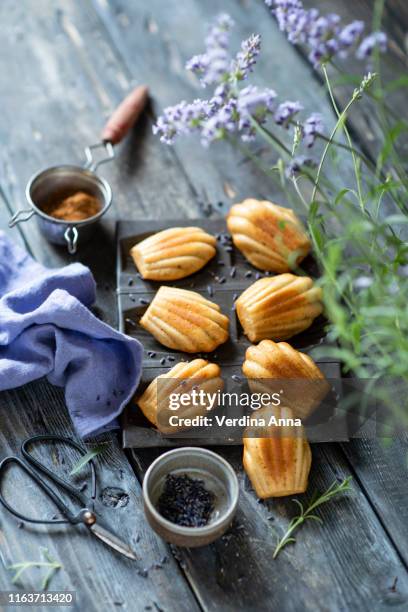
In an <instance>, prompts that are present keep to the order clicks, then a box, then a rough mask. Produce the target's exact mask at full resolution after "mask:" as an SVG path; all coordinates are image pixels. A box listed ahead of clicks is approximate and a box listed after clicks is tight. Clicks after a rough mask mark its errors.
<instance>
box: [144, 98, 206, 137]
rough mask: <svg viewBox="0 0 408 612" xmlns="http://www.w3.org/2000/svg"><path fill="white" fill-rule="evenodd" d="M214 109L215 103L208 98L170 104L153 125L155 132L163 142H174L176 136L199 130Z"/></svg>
mask: <svg viewBox="0 0 408 612" xmlns="http://www.w3.org/2000/svg"><path fill="white" fill-rule="evenodd" d="M214 111H215V109H214V105H213V104H212V103H211V101H208V100H194V102H192V103H191V104H187V102H184V101H183V102H180V103H179V104H176V105H175V106H169V107H167V108H165V109H164V112H163V115H162V116H161V117H159V118H158V120H157V122H156V124H155V125H154V126H153V134H158V135H159V136H160V140H161V142H164V143H166V144H173V142H174V138H175V137H176V136H178V135H179V134H188V133H191V132H193V131H195V130H197V129H198V128H199V127H200V126H201V123H202V121H203V120H206V119H208V118H209V117H210V116H211V115H212V114H213V113H214Z"/></svg>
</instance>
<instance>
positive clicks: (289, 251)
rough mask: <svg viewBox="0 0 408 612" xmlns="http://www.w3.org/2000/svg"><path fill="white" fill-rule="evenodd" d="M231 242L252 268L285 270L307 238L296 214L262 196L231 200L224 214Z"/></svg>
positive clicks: (300, 256) (303, 253) (304, 248)
mask: <svg viewBox="0 0 408 612" xmlns="http://www.w3.org/2000/svg"><path fill="white" fill-rule="evenodd" d="M227 226H228V229H229V231H230V233H231V235H232V240H233V242H234V244H235V246H236V247H237V248H238V249H239V250H240V251H241V252H242V253H243V254H244V255H245V257H246V258H247V259H248V260H249V261H250V262H251V264H252V265H253V266H255V267H256V268H260V269H261V270H270V271H272V272H287V271H288V270H291V269H293V268H295V267H296V265H297V264H299V263H300V262H301V261H302V259H304V258H305V257H306V255H307V254H308V253H309V251H310V241H309V238H308V236H307V234H306V231H305V228H304V227H303V225H302V223H301V221H300V220H299V219H298V217H297V216H296V214H295V213H294V212H293V211H292V210H290V209H288V208H283V207H282V206H277V205H276V204H272V202H267V201H266V200H254V199H252V198H249V199H247V200H244V201H243V202H241V204H235V205H234V206H232V207H231V210H230V212H229V214H228V217H227Z"/></svg>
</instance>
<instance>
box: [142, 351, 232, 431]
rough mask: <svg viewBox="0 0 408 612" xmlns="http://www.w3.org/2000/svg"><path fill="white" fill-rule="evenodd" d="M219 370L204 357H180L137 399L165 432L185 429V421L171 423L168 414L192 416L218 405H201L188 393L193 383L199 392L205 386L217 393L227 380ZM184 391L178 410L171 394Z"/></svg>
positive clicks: (178, 393) (205, 390)
mask: <svg viewBox="0 0 408 612" xmlns="http://www.w3.org/2000/svg"><path fill="white" fill-rule="evenodd" d="M220 373H221V370H220V368H219V366H218V365H216V364H215V363H210V362H209V361H206V360H205V359H194V360H193V361H190V362H185V361H181V362H180V363H177V364H176V365H175V366H174V367H173V368H171V370H169V371H168V372H167V373H166V374H161V375H160V376H157V377H156V378H155V379H154V380H153V381H152V382H151V383H150V385H149V386H148V387H147V388H146V389H145V391H144V393H143V394H142V395H141V396H140V397H139V398H138V399H136V403H137V405H138V406H139V408H140V409H141V410H142V412H143V414H144V415H145V417H146V418H147V419H148V420H149V421H150V422H151V423H152V424H153V425H155V426H156V427H157V428H158V429H159V430H160V431H162V432H163V433H171V432H175V431H177V430H182V429H185V427H184V426H183V425H182V424H181V425H180V426H177V425H171V423H170V422H169V417H170V416H172V415H177V416H178V417H182V418H193V417H195V416H200V415H204V414H207V413H208V412H209V411H210V410H213V409H214V408H216V404H214V405H211V404H209V403H208V402H207V403H206V402H205V401H204V402H203V403H200V405H197V404H196V403H193V402H191V403H188V402H187V401H186V399H187V398H186V397H185V396H186V395H187V394H190V393H191V391H192V389H193V387H194V390H195V391H196V392H197V393H199V392H200V390H203V391H204V392H205V393H209V394H212V395H215V394H216V393H217V392H218V391H222V389H223V386H224V384H223V381H222V378H221V377H220ZM182 394H183V397H184V400H183V404H182V405H180V406H179V407H178V408H177V410H174V409H172V403H171V402H172V397H174V396H178V397H179V396H180V395H182Z"/></svg>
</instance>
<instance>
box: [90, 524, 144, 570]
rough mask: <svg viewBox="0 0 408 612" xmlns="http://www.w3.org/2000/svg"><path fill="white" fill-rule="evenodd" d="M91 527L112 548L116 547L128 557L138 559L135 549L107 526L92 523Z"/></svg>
mask: <svg viewBox="0 0 408 612" xmlns="http://www.w3.org/2000/svg"><path fill="white" fill-rule="evenodd" d="M89 529H90V530H91V531H92V533H93V534H94V535H95V536H96V537H97V538H99V539H100V540H102V542H105V544H107V545H108V546H110V547H111V548H114V549H115V550H117V551H118V552H120V553H121V554H122V555H124V556H125V557H127V558H128V559H133V561H136V559H137V557H136V555H135V553H134V552H133V550H132V549H131V548H130V546H128V545H127V544H125V542H123V540H121V539H120V538H118V536H117V535H115V534H114V533H112V532H111V531H108V530H107V529H105V527H102V526H101V525H98V523H94V524H93V525H90V526H89Z"/></svg>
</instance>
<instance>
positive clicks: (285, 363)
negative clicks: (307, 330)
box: [242, 340, 330, 418]
mask: <svg viewBox="0 0 408 612" xmlns="http://www.w3.org/2000/svg"><path fill="white" fill-rule="evenodd" d="M242 371H243V373H244V374H245V376H246V377H247V378H248V382H249V387H250V389H251V391H252V392H253V393H255V392H257V393H269V394H271V393H273V392H276V391H279V392H280V391H282V393H281V398H282V402H283V403H285V405H286V406H288V407H289V408H291V409H292V410H293V412H294V414H295V416H296V417H297V418H306V417H307V416H309V415H310V414H311V413H312V412H313V411H314V410H315V409H316V408H317V406H318V405H319V404H320V402H321V401H322V400H323V398H324V397H325V396H326V395H327V393H328V392H329V390H330V385H329V383H328V381H327V379H326V377H325V376H324V374H323V372H321V370H320V369H319V368H318V366H317V365H316V364H315V362H314V361H313V359H312V358H311V357H309V355H306V354H305V353H301V352H300V351H297V350H296V349H294V348H293V347H292V346H290V344H287V343H286V342H278V343H275V342H272V340H263V341H262V342H260V343H259V344H258V345H256V346H250V347H249V348H248V349H247V351H246V354H245V361H244V363H243V366H242Z"/></svg>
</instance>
